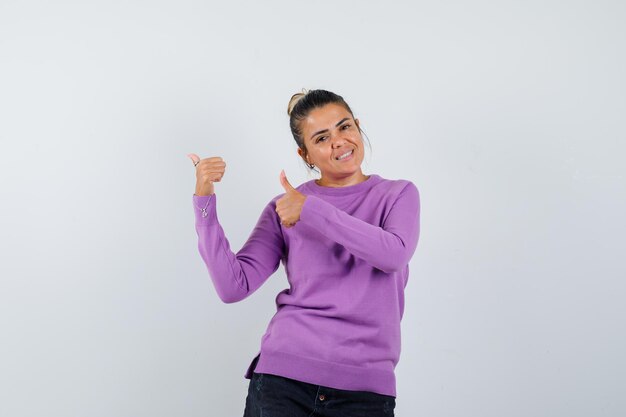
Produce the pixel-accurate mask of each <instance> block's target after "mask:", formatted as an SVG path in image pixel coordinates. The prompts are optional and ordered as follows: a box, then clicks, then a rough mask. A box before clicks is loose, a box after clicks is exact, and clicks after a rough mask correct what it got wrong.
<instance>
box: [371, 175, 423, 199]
mask: <svg viewBox="0 0 626 417" xmlns="http://www.w3.org/2000/svg"><path fill="white" fill-rule="evenodd" d="M379 177H380V176H379ZM377 186H378V187H380V188H381V189H382V190H384V191H385V193H386V194H391V195H393V196H396V197H398V196H400V195H401V194H402V195H404V194H411V195H416V196H419V190H418V189H417V186H416V185H415V183H413V181H411V180H407V179H403V178H399V179H388V178H383V177H380V181H379V182H378V184H377Z"/></svg>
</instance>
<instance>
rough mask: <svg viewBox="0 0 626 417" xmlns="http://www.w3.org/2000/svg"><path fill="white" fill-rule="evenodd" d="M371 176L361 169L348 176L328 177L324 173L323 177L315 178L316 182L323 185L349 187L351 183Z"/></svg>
mask: <svg viewBox="0 0 626 417" xmlns="http://www.w3.org/2000/svg"><path fill="white" fill-rule="evenodd" d="M369 177H370V176H369V175H365V174H363V173H362V172H361V171H359V172H356V173H354V174H352V175H349V176H346V177H328V176H324V175H322V178H320V179H319V180H315V183H316V184H317V185H320V186H322V187H347V186H349V185H356V184H358V183H361V182H363V181H365V180H367V179H368V178H369Z"/></svg>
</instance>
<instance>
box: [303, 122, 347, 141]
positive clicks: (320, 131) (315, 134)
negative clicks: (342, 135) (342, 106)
mask: <svg viewBox="0 0 626 417" xmlns="http://www.w3.org/2000/svg"><path fill="white" fill-rule="evenodd" d="M346 120H350V118H349V117H344V118H343V119H341V120H340V121H338V122H337V124H336V125H335V127H337V126H339V125H340V124H342V123H343V122H345V121H346ZM325 132H328V129H324V130H318V131H317V132H315V133H313V134H312V135H311V139H313V138H314V137H315V136H317V135H319V134H320V133H325Z"/></svg>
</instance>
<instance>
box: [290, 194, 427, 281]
mask: <svg viewBox="0 0 626 417" xmlns="http://www.w3.org/2000/svg"><path fill="white" fill-rule="evenodd" d="M300 223H302V224H303V225H306V226H307V228H309V229H311V230H316V231H317V232H319V233H321V234H322V235H324V236H325V237H327V238H328V239H331V240H333V241H334V242H337V243H339V244H340V245H342V246H344V247H345V248H346V249H347V250H348V251H349V252H350V253H352V254H353V255H354V256H356V257H358V258H361V259H363V260H364V261H365V262H367V263H368V264H370V265H371V266H373V267H375V268H378V269H380V270H381V271H383V272H387V273H389V272H394V271H398V270H400V269H402V268H403V267H404V266H406V265H407V264H408V263H409V260H410V259H411V257H412V256H413V253H414V252H415V249H416V247H417V241H418V238H419V228H420V227H419V226H420V224H419V223H420V199H419V192H418V190H417V187H416V186H415V185H414V184H413V183H411V182H409V183H408V184H407V185H406V186H405V187H404V189H403V190H402V191H401V192H400V194H399V195H398V198H397V199H396V201H395V202H394V203H393V206H392V207H391V209H390V210H389V212H388V214H387V216H386V217H385V219H384V220H383V225H382V227H379V226H375V225H372V224H370V223H367V222H365V221H363V220H361V219H358V218H356V217H353V216H351V215H349V214H348V213H346V212H344V211H342V210H340V209H338V208H337V207H335V206H333V205H332V204H330V203H328V202H326V201H324V200H322V199H321V198H318V197H316V196H313V195H308V196H307V197H306V200H305V202H304V205H303V206H302V212H301V213H300V221H299V222H298V223H297V225H300ZM296 227H297V226H296Z"/></svg>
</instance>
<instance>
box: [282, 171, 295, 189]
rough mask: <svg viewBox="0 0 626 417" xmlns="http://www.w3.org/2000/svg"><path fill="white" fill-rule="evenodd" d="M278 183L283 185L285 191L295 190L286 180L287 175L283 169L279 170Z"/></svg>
mask: <svg viewBox="0 0 626 417" xmlns="http://www.w3.org/2000/svg"><path fill="white" fill-rule="evenodd" d="M280 184H281V185H282V186H283V188H284V189H285V191H286V192H290V191H295V188H293V187H292V186H291V184H289V181H287V175H285V170H284V169H283V170H282V171H280Z"/></svg>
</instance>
